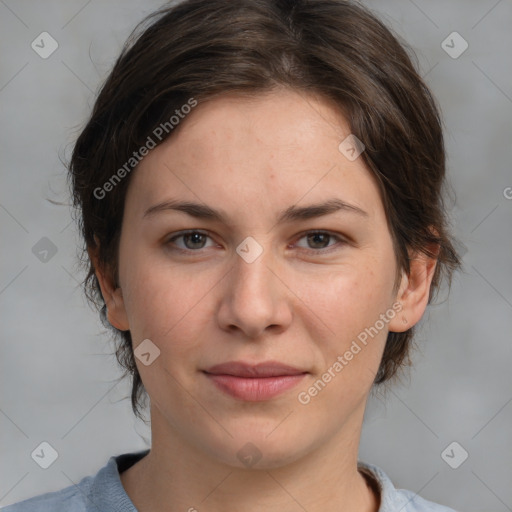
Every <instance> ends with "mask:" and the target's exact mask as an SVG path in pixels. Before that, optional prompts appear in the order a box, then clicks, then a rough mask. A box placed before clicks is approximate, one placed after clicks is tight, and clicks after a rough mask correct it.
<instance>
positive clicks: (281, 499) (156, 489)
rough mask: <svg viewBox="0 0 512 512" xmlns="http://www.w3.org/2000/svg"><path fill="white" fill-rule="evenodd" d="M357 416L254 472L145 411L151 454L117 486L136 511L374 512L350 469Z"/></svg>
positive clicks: (374, 504)
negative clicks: (289, 457) (316, 443)
mask: <svg viewBox="0 0 512 512" xmlns="http://www.w3.org/2000/svg"><path fill="white" fill-rule="evenodd" d="M363 413H364V407H363V410H362V411H361V412H360V417H356V418H351V419H350V420H349V421H347V424H346V425H345V426H344V428H343V429H342V431H341V432H338V433H336V435H334V436H333V437H332V439H331V440H329V441H328V442H325V443H324V444H323V445H322V446H320V447H317V448H315V449H312V450H311V451H309V452H308V453H305V454H303V456H302V457H299V458H297V459H295V460H293V461H292V462H288V463H285V464H283V463H282V461H281V462H277V461H276V463H275V467H268V466H267V467H266V468H263V469H256V468H239V467H233V466H231V465H228V464H226V463H223V462H222V461H219V460H218V459H216V458H213V457H208V456H207V454H205V450H201V451H200V450H198V448H197V447H195V446H191V445H190V444H188V443H187V442H186V441H184V440H183V439H182V438H181V437H180V436H179V435H178V434H177V433H176V432H175V431H173V430H172V429H171V430H169V425H168V423H166V422H165V421H164V419H163V417H162V416H161V415H160V414H159V412H158V410H157V409H155V408H153V407H152V409H151V425H152V448H151V451H150V452H149V454H148V455H147V456H146V457H144V458H143V459H142V460H141V461H139V462H138V463H137V464H135V465H133V466H132V467H131V468H129V469H128V470H127V471H125V472H123V473H122V474H121V482H122V484H123V486H124V488H125V490H126V492H127V494H128V495H129V497H130V499H131V500H132V502H133V503H134V505H135V506H136V508H137V510H139V511H140V512H148V511H152V512H160V510H162V511H164V510H165V511H168V510H186V511H190V512H194V510H196V511H197V512H201V510H206V509H207V510H208V511H209V512H221V511H225V510H238V511H242V512H251V511H254V510H261V509H262V508H264V510H266V511H268V512H274V511H275V512H277V511H279V512H283V511H296V510H300V509H303V510H307V511H308V512H317V511H318V512H319V511H320V510H321V511H322V512H331V511H332V512H335V511H336V512H354V511H358V512H377V510H378V508H379V498H378V496H376V495H375V493H374V492H373V491H372V490H371V487H370V486H369V485H368V482H367V480H366V479H365V477H364V476H363V475H362V474H361V473H359V472H358V470H357V451H358V444H359V433H360V427H361V424H362V416H363ZM357 416H359V415H357ZM356 420H357V421H356Z"/></svg>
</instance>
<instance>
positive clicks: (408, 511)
mask: <svg viewBox="0 0 512 512" xmlns="http://www.w3.org/2000/svg"><path fill="white" fill-rule="evenodd" d="M148 453H149V449H147V450H143V451H139V452H133V453H124V454H122V455H118V456H114V457H110V459H109V461H108V463H107V464H106V465H105V466H104V467H103V468H101V469H100V470H99V471H98V473H96V475H94V476H87V477H85V478H83V479H82V480H80V482H79V483H78V484H77V485H76V486H75V485H70V486H69V487H66V488H65V489H62V490H60V491H55V492H48V493H45V494H41V495H39V496H35V497H33V498H29V499H27V500H24V501H20V502H18V503H14V504H13V505H9V506H7V507H3V508H2V509H0V510H2V512H137V509H136V508H135V506H134V504H133V503H132V501H131V500H130V498H129V496H128V495H127V494H126V492H125V490H124V487H123V484H122V483H121V479H120V477H119V474H120V473H122V472H123V471H125V470H126V469H128V468H129V467H130V466H132V465H133V464H135V463H136V462H138V461H139V460H140V459H142V457H144V456H145V455H147V454H148ZM359 465H360V466H361V467H362V468H365V469H366V470H367V471H370V472H371V474H372V475H373V476H374V479H375V480H376V481H377V482H378V484H379V486H380V496H381V504H380V507H379V512H455V511H454V510H453V509H451V508H447V507H443V506H441V505H437V504H435V503H432V502H431V501H426V500H424V499H423V498H420V497H419V496H418V495H417V494H415V493H413V492H411V491H405V490H403V489H395V487H394V486H393V484H392V483H391V480H390V479H389V478H388V477H387V475H386V474H385V473H384V471H382V469H380V468H378V467H377V466H372V465H370V464H363V463H359Z"/></svg>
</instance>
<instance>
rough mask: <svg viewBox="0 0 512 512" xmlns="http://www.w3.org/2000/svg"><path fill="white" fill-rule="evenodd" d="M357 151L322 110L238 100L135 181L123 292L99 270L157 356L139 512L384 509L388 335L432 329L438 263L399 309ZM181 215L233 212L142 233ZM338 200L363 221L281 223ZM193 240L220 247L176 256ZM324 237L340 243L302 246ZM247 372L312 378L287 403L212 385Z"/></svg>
mask: <svg viewBox="0 0 512 512" xmlns="http://www.w3.org/2000/svg"><path fill="white" fill-rule="evenodd" d="M349 134H350V129H349V126H348V124H347V122H346V120H345V119H344V118H343V115H342V114H341V112H340V111H339V110H337V109H336V108H335V106H334V105H332V104H331V103H329V102H327V101H326V100H324V99H322V98H317V97H314V96H312V95H307V96H306V95H305V94H303V93H298V92H295V91H291V90H289V89H278V90H275V91H273V92H272V93H268V94H261V95H259V96H257V97H251V98H249V97H244V96H242V95H235V94H230V95H224V96H219V97H216V98H214V99H211V100H209V101H207V102H205V103H202V104H200V105H198V106H197V107H196V108H195V109H193V111H192V112H191V113H190V114H189V115H188V116H187V118H186V119H185V120H184V121H182V123H181V125H180V127H179V129H177V130H176V132H175V133H173V134H172V136H171V137H170V138H168V139H167V140H166V141H165V142H164V143H162V144H161V145H160V146H158V147H157V148H155V149H154V150H152V151H151V152H150V153H149V154H148V156H146V157H145V158H144V159H143V161H142V162H141V163H140V164H139V166H138V167H137V169H136V171H134V174H133V175H132V177H131V180H132V181H131V183H130V186H129V188H128V192H127V197H126V204H125V211H124V218H123V225H122V233H121V240H120V247H119V287H118V288H116V287H115V286H114V284H113V282H112V280H111V279H110V278H109V273H108V272H106V271H103V269H99V268H98V267H96V268H97V269H98V270H97V276H98V278H99V281H100V285H101V290H102V293H103V297H104V298H105V301H106V304H107V308H108V318H109V321H110V323H111V324H112V325H114V326H115V327H117V328H118V329H120V330H127V329H129V330H130V331H131V334H132V339H133V340H134V348H136V347H137V346H138V344H140V343H141V342H142V340H144V339H150V340H151V341H152V342H153V343H154V344H155V345H156V346H157V347H158V348H159V350H160V355H159V356H158V357H157V358H156V359H155V360H154V362H152V363H151V364H150V365H148V366H145V365H144V364H142V363H141V361H139V360H138V359H137V367H138V370H139V372H140V375H141V378H142V381H143V383H144V386H145V388H146V390H147V392H148V394H149V396H150V401H151V429H152V448H151V451H150V453H149V454H148V455H147V456H146V457H145V458H144V459H142V460H141V461H140V462H138V463H137V464H135V465H134V466H132V467H131V468H129V469H128V470H127V471H125V472H123V473H122V474H121V481H122V484H123V486H124V488H125V490H126V492H127V493H128V495H129V496H130V498H131V500H132V501H133V502H134V504H135V506H136V507H137V509H138V510H140V511H142V512H146V511H148V512H149V511H157V512H158V511H163V510H166V511H168V510H189V509H191V508H192V507H195V509H197V510H198V511H199V512H200V511H201V510H208V511H213V512H216V511H219V512H220V511H225V510H237V511H247V512H249V511H255V510H266V511H269V512H274V511H277V510H279V511H280V512H282V511H283V510H284V511H290V512H291V511H296V510H303V509H306V510H307V511H308V512H316V511H320V510H322V512H330V511H337V512H339V511H343V512H348V511H358V512H362V511H365V512H370V511H376V510H378V507H379V496H377V495H375V494H374V493H373V492H372V491H371V489H370V487H369V486H368V484H367V481H366V480H365V478H364V477H363V476H362V474H361V473H360V472H358V470H357V453H358V445H359V439H360V433H361V428H362V422H363V415H364V409H365V405H366V401H367V398H368V394H369V392H370V389H371V387H372V383H373V380H374V377H375V375H376V372H377V370H378V367H379V363H380V360H381V357H382V352H383V350H384V344H385V340H386V336H387V333H388V330H391V331H397V332H399V331H404V330H406V329H409V328H410V327H411V326H412V325H414V324H415V323H417V322H418V321H419V320H420V318H421V316H422V315H423V312H424V310H425V308H426V305H427V301H428V296H429V289H430V283H431V280H432V276H433V272H434V268H435V264H436V261H435V260H432V259H429V258H427V257H426V256H424V255H411V257H412V262H411V272H410V274H409V275H405V274H402V280H401V281H400V286H399V289H398V291H397V292H395V293H393V285H394V284H395V282H394V278H395V270H396V262H395V255H394V252H393V246H392V241H391V235H390V232H389V230H388V226H387V222H386V217H385V212H384V209H383V204H382V201H381V199H380V196H379V193H378V188H377V185H376V183H375V182H374V180H373V177H372V175H371V173H370V172H369V171H368V169H367V168H366V166H365V164H364V162H363V160H362V158H357V159H356V160H355V161H353V162H351V161H349V160H348V159H347V158H346V157H345V156H344V155H343V154H342V153H341V152H340V151H339V150H338V145H339V144H340V142H341V141H342V140H344V139H345V137H347V136H348V135H349ZM171 198H172V199H176V200H182V201H183V200H187V201H191V202H197V203H200V204H206V205H208V206H210V207H211V208H214V209H218V210H221V211H222V213H223V214H224V216H225V218H226V219H225V220H226V222H219V221H217V220H208V219H197V218H195V217H193V216H191V215H188V214H186V213H184V212H181V211H176V210H171V209H169V210H165V211H160V212H158V213H154V214H153V215H147V216H144V212H145V211H146V210H147V209H148V208H150V207H152V206H154V205H156V204H158V203H161V202H162V201H166V200H169V199H171ZM332 198H337V199H341V200H343V201H345V202H347V203H350V204H352V205H355V206H357V207H359V208H361V209H362V210H364V211H365V212H366V213H367V216H363V215H358V214H356V213H354V212H351V211H349V210H340V211H337V212H335V213H330V214H328V215H322V216H318V217H315V218H311V219H307V220H293V221H291V222H284V223H281V224H278V223H277V220H278V217H279V214H280V213H281V212H282V211H283V210H285V209H287V208H289V207H292V206H298V207H302V206H308V205H312V204H316V203H322V202H325V201H326V200H329V199H332ZM190 229H197V230H200V231H201V232H203V233H204V232H207V234H208V236H204V237H201V236H199V237H196V238H195V239H194V238H192V239H190V238H186V237H185V238H183V237H181V238H178V239H176V240H174V242H172V241H170V238H172V237H173V236H177V235H178V234H179V232H180V231H183V230H190ZM318 230H322V231H327V232H329V234H332V235H333V236H332V237H323V238H322V237H320V240H319V239H318V238H315V237H313V239H311V238H308V237H307V236H306V235H307V232H308V231H318ZM248 236H251V237H253V238H254V239H255V240H256V241H257V242H258V244H259V245H260V246H261V248H262V249H263V252H262V254H261V255H260V256H259V257H258V258H257V259H256V260H255V261H254V262H252V263H247V262H246V261H245V260H244V259H242V258H241V257H240V256H239V255H238V254H237V252H236V248H237V246H238V245H239V244H240V243H241V242H242V241H243V240H244V239H245V238H246V237H248ZM337 237H339V238H337ZM343 240H344V242H343ZM180 248H181V249H182V250H183V251H185V252H180V251H179V249H180ZM187 249H188V251H187ZM91 257H92V258H93V259H94V258H95V256H94V254H93V253H92V252H91ZM396 301H400V302H401V304H402V311H401V312H400V313H399V314H397V315H396V316H395V317H394V318H393V319H392V320H390V321H389V323H387V324H386V325H385V327H384V328H383V329H382V330H381V331H380V332H379V334H378V335H377V336H375V337H374V338H373V339H371V340H370V341H369V343H368V344H367V345H366V346H365V347H364V348H363V349H362V350H361V352H359V353H358V354H357V355H356V356H354V358H353V359H352V360H351V361H349V362H348V364H347V365H346V366H345V367H344V368H343V370H342V371H341V372H339V373H337V374H336V377H334V378H332V380H331V381H330V382H329V383H328V384H327V385H326V386H325V388H324V389H322V390H321V392H319V393H318V394H317V396H315V397H314V398H312V399H311V401H310V402H309V403H308V404H307V405H302V404H301V403H299V401H298V399H297V396H298V393H299V392H301V391H304V390H306V391H307V389H308V388H309V387H310V386H311V385H312V384H313V383H314V382H315V381H317V380H318V379H319V378H320V377H321V376H322V374H323V373H324V372H325V371H326V370H327V369H328V368H329V367H331V366H332V365H333V363H334V362H335V361H336V360H337V357H338V356H339V355H343V354H344V353H345V352H346V351H347V350H348V349H349V347H350V345H351V343H352V341H353V340H354V339H356V337H357V335H358V334H359V333H360V332H361V331H363V330H364V329H365V328H366V327H370V326H372V325H374V324H375V322H376V320H378V319H379V315H380V314H382V313H385V312H386V311H388V310H390V309H392V305H393V303H395V302H396ZM403 318H405V319H406V322H407V323H404V321H403ZM234 360H243V361H246V362H251V363H256V362H261V361H266V360H277V361H280V362H283V363H285V364H288V365H291V366H295V367H298V368H301V369H303V370H305V371H307V372H309V373H308V375H306V377H305V378H304V379H303V381H301V382H300V383H299V384H298V386H296V387H294V388H293V389H291V390H288V391H286V392H285V393H283V394H281V395H279V396H277V397H275V398H272V399H270V400H266V401H261V402H245V401H243V400H239V399H235V398H233V397H231V396H229V395H227V394H225V393H223V392H222V391H220V390H219V389H218V388H217V387H216V386H214V385H213V384H212V383H211V381H210V380H209V379H208V378H207V377H206V376H205V375H204V374H203V373H202V371H201V370H204V369H207V368H209V367H211V366H212V365H214V364H218V363H222V362H226V361H234ZM247 442H251V443H253V444H254V445H255V446H256V447H257V449H258V450H259V452H260V453H261V459H260V460H259V461H258V462H257V464H255V465H254V466H253V467H246V466H245V465H244V464H243V463H242V462H241V461H240V460H239V458H238V457H237V452H238V451H239V450H240V449H241V448H242V447H243V446H244V445H245V444H246V443H247Z"/></svg>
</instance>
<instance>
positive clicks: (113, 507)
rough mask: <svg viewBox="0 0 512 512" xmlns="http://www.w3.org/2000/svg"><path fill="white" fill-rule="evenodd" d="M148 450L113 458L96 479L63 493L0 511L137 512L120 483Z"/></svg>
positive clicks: (57, 492)
mask: <svg viewBox="0 0 512 512" xmlns="http://www.w3.org/2000/svg"><path fill="white" fill-rule="evenodd" d="M148 452H149V450H142V451H139V452H133V453H125V454H122V455H118V456H112V457H110V459H109V460H108V462H107V464H106V465H105V466H104V467H102V468H101V469H100V470H99V471H98V472H97V473H96V475H94V476H86V477H84V478H82V480H80V482H79V483H78V484H76V485H75V484H73V485H70V486H69V487H66V488H64V489H61V490H60V491H54V492H48V493H45V494H40V495H38V496H34V497H33V498H29V499H26V500H24V501H20V502H18V503H14V504H12V505H8V506H7V507H3V508H0V512H98V511H103V510H109V511H111V512H136V509H135V507H134V505H133V503H132V502H131V501H130V498H129V497H128V495H127V494H126V492H125V490H124V488H123V485H122V483H121V480H120V476H119V475H120V472H122V471H123V470H124V469H126V468H128V467H130V466H131V465H132V464H134V463H135V462H137V461H138V460H140V459H141V458H142V457H144V456H145V455H147V453H148Z"/></svg>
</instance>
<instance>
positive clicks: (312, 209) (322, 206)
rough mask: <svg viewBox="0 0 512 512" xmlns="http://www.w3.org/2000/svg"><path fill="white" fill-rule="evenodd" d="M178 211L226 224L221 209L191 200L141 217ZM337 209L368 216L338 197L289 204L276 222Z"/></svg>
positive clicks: (172, 202)
mask: <svg viewBox="0 0 512 512" xmlns="http://www.w3.org/2000/svg"><path fill="white" fill-rule="evenodd" d="M169 210H170V211H179V212H183V213H186V214H188V215H190V216H191V217H195V218H196V219H204V220H211V221H218V222H222V223H224V224H228V220H227V216H226V215H225V214H224V213H223V212H222V211H221V210H216V209H214V208H211V207H210V206H207V205H205V204H200V203H194V202H191V201H178V200H174V199H169V200H166V201H162V202H161V203H158V204H155V205H153V206H151V207H150V208H148V209H147V210H146V211H145V212H144V215H143V218H146V217H152V216H154V215H156V214H157V213H161V212H166V211H169ZM338 211H344V212H347V213H355V214H357V215H359V216H361V217H366V218H368V217H369V215H368V213H367V212H365V211H364V210H362V209H361V208H359V207H358V206H355V205H353V204H349V203H346V202H345V201H342V200H341V199H338V198H333V199H329V200H328V201H325V202H323V203H318V204H312V205H309V206H295V205H294V206H290V207H289V208H287V209H286V210H284V211H283V212H281V214H280V215H279V218H278V221H277V224H282V223H285V222H292V221H297V220H308V219H313V218H315V217H321V216H323V215H329V214H331V213H335V212H338Z"/></svg>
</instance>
